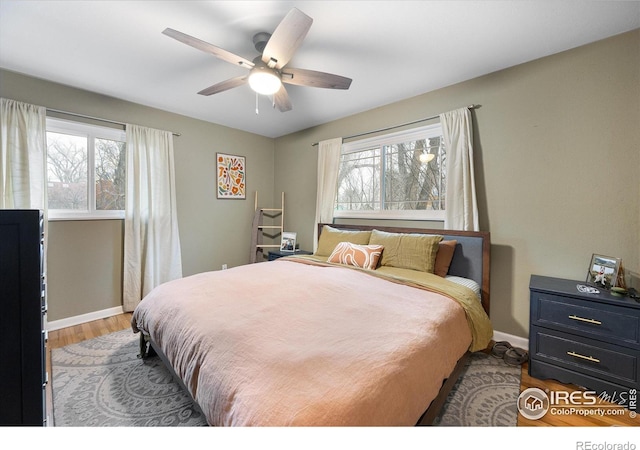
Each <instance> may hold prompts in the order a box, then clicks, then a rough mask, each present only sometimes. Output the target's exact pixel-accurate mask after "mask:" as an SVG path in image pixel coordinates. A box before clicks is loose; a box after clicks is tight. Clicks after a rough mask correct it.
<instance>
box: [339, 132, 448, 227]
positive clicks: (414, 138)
mask: <svg viewBox="0 0 640 450" xmlns="http://www.w3.org/2000/svg"><path fill="white" fill-rule="evenodd" d="M445 150H446V149H445V148H444V142H443V138H442V128H441V126H440V124H439V123H438V124H434V125H429V126H425V127H420V128H418V129H413V130H409V131H400V132H397V133H393V134H387V135H384V136H377V137H373V138H369V139H363V140H360V141H354V142H349V143H346V144H343V146H342V155H341V157H340V169H339V172H338V189H337V195H336V207H335V213H334V216H335V217H343V218H346V217H351V218H378V219H421V220H425V219H426V220H444V209H445V198H446V192H445V190H446V187H445V185H446V178H445V177H446V151H445Z"/></svg>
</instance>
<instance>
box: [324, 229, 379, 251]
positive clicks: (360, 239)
mask: <svg viewBox="0 0 640 450" xmlns="http://www.w3.org/2000/svg"><path fill="white" fill-rule="evenodd" d="M370 236H371V231H353V230H339V229H337V228H333V227H330V226H328V225H325V226H323V227H322V232H321V233H320V238H319V239H318V249H317V250H316V253H315V254H316V256H330V255H331V253H333V250H334V249H335V248H336V245H338V244H339V243H340V242H351V243H352V244H358V245H367V244H368V243H369V237H370Z"/></svg>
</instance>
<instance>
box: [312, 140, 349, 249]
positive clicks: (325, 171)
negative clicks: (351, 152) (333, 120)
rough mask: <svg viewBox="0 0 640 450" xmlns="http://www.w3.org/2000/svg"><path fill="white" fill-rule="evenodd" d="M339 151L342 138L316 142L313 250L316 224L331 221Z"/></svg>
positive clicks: (316, 241) (316, 230)
mask: <svg viewBox="0 0 640 450" xmlns="http://www.w3.org/2000/svg"><path fill="white" fill-rule="evenodd" d="M341 151H342V138H334V139H327V140H326V141H322V142H319V143H318V191H317V193H316V217H315V223H314V226H313V251H314V252H315V251H316V249H317V246H318V224H319V223H332V222H333V211H334V209H335V201H336V189H337V186H336V185H337V183H338V169H339V166H340V152H341Z"/></svg>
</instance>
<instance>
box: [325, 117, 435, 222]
mask: <svg viewBox="0 0 640 450" xmlns="http://www.w3.org/2000/svg"><path fill="white" fill-rule="evenodd" d="M442 135H443V134H442V124H441V123H440V122H438V123H433V124H429V125H425V126H421V127H418V128H412V129H411V130H403V131H396V132H394V133H387V134H384V135H379V136H374V137H371V138H365V139H360V140H357V141H352V142H346V143H343V144H342V150H341V152H340V157H341V158H342V155H344V154H347V153H355V152H359V151H362V150H367V149H371V148H372V147H383V146H385V145H393V144H398V143H401V142H407V141H411V140H419V139H429V138H433V137H438V136H442ZM380 157H381V158H384V156H383V155H381V156H380ZM338 188H339V186H336V199H335V200H334V204H335V203H336V202H337V197H338ZM382 189H384V187H382ZM445 200H446V197H445ZM445 204H446V202H445ZM333 217H334V218H336V219H382V220H427V221H434V222H444V220H445V209H439V210H429V209H421V210H382V209H380V210H373V211H350V210H344V209H342V210H338V209H335V208H334V211H333Z"/></svg>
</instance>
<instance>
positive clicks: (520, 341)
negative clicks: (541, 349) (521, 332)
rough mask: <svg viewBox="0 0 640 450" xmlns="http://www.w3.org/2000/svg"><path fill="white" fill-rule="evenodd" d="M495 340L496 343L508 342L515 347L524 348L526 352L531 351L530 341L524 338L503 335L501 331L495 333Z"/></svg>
mask: <svg viewBox="0 0 640 450" xmlns="http://www.w3.org/2000/svg"><path fill="white" fill-rule="evenodd" d="M493 340H494V341H496V342H499V341H507V342H508V343H509V344H511V345H513V346H514V347H518V348H522V349H524V350H529V339H527V338H523V337H520V336H514V335H512V334H508V333H502V332H500V331H495V330H494V331H493Z"/></svg>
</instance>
